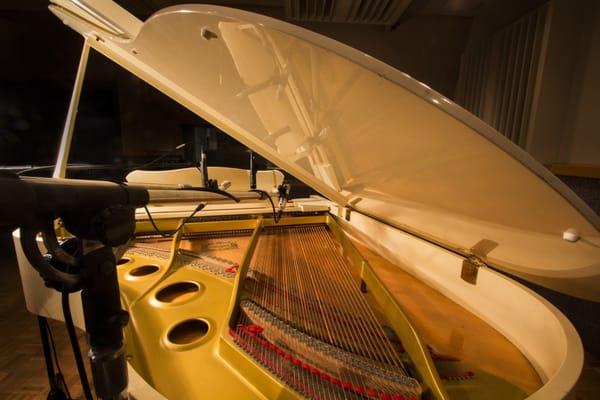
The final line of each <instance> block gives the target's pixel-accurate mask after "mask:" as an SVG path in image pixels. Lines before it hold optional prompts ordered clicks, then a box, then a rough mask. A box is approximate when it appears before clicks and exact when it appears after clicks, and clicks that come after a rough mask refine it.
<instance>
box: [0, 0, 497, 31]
mask: <svg viewBox="0 0 600 400" xmlns="http://www.w3.org/2000/svg"><path fill="white" fill-rule="evenodd" d="M84 1H85V0H84ZM486 1H488V2H489V0H207V1H189V0H116V2H117V3H118V4H120V5H121V6H123V7H124V8H125V9H127V10H128V11H129V12H131V13H133V14H134V15H136V16H137V17H139V18H141V19H145V18H147V17H148V16H150V15H151V14H153V13H154V12H156V11H158V10H160V9H162V8H165V7H169V6H173V5H176V4H182V3H210V4H216V5H222V6H227V7H233V8H240V9H244V10H249V11H255V12H259V13H263V14H266V15H270V16H273V17H276V18H281V19H288V20H295V21H307V22H310V21H321V22H346V23H366V22H365V21H364V20H362V19H360V18H358V19H355V20H352V19H349V18H345V16H344V15H342V16H340V15H329V16H328V15H327V14H328V12H329V11H331V10H334V11H335V9H336V8H337V9H340V8H343V9H346V8H348V7H350V8H351V7H355V10H358V9H360V10H362V9H363V8H364V9H365V10H366V11H369V9H372V10H374V12H381V13H382V14H385V10H388V11H390V12H389V17H390V18H392V19H394V18H395V20H393V21H391V22H390V20H389V19H386V20H385V25H391V24H393V23H396V22H398V20H399V18H400V15H404V17H410V16H425V15H443V16H454V17H473V16H474V15H475V14H476V13H477V11H478V10H479V9H480V8H481V6H482V4H483V3H485V2H486ZM47 5H48V2H47V1H44V0H2V1H0V12H6V11H9V12H10V11H18V12H19V11H21V12H30V11H42V10H45V9H46V7H47ZM299 8H300V9H313V8H314V9H323V10H326V11H325V12H324V14H325V15H324V16H321V17H319V15H318V13H317V15H316V17H315V14H314V13H312V15H313V16H312V17H311V15H308V16H307V15H304V17H302V16H298V15H295V14H294V13H293V12H292V11H293V10H298V9H299ZM394 10H396V12H394ZM398 10H400V11H399V12H398ZM334 14H335V13H334ZM373 21H374V22H373ZM372 23H374V24H381V25H384V24H383V23H381V22H380V21H378V20H377V19H373V20H372Z"/></svg>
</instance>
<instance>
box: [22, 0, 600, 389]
mask: <svg viewBox="0 0 600 400" xmlns="http://www.w3.org/2000/svg"><path fill="white" fill-rule="evenodd" d="M49 8H50V11H52V12H53V13H54V14H55V15H56V16H57V17H58V18H60V19H61V20H62V21H63V22H64V23H65V25H67V26H68V27H70V28H72V29H74V30H75V31H77V32H79V33H80V34H81V35H82V36H83V38H84V42H85V44H84V49H83V53H82V65H81V66H80V69H79V72H78V79H77V81H76V87H75V91H74V96H73V100H72V104H71V109H70V113H69V114H70V115H69V116H68V119H67V126H66V128H65V133H64V136H63V139H62V143H61V151H60V155H59V160H58V162H57V169H56V171H55V177H56V178H61V177H64V166H65V165H66V162H67V160H68V154H69V146H70V143H71V135H72V126H73V121H74V118H75V114H76V108H77V107H76V103H77V100H78V89H79V90H80V87H81V81H80V78H81V77H82V76H83V72H84V70H85V61H86V59H87V54H88V51H89V49H93V50H94V51H97V52H99V53H101V54H103V55H104V56H106V57H107V58H108V59H110V60H112V61H113V62H115V63H117V64H118V65H120V66H122V67H123V68H125V69H127V70H128V71H130V72H131V73H133V74H135V75H136V76H137V77H139V78H141V79H143V80H144V81H146V82H147V83H149V84H150V85H152V86H154V87H155V88H156V89H158V90H159V91H161V92H163V93H164V94H165V95H166V96H168V97H170V98H171V99H173V100H174V101H176V102H178V103H180V104H181V105H183V106H185V107H186V108H188V109H189V110H191V111H193V112H194V113H196V114H197V115H199V116H200V117H202V118H204V119H205V120H207V121H209V122H210V123H211V124H213V125H215V126H216V127H218V128H219V129H221V130H222V131H223V132H226V133H227V134H228V135H230V136H232V137H233V138H235V139H236V140H238V141H240V142H241V143H243V144H244V145H245V146H247V147H248V148H250V149H252V150H253V151H254V152H256V153H258V154H260V155H261V156H263V157H265V158H266V159H268V160H270V161H271V162H273V163H274V164H276V165H278V166H279V167H281V169H282V170H284V171H285V172H286V173H288V174H291V175H293V176H295V177H296V178H298V179H299V180H301V181H302V182H304V183H305V184H307V185H309V186H310V187H311V188H313V189H314V190H315V191H316V192H318V193H320V195H319V196H311V197H308V198H294V197H293V196H291V197H289V196H288V195H287V192H286V190H285V187H284V186H283V185H282V183H283V182H282V181H283V175H282V174H281V173H279V172H274V171H258V172H257V171H253V170H252V169H249V170H234V169H225V168H218V167H208V168H206V169H205V170H204V171H203V170H202V169H200V170H199V169H196V168H190V169H181V170H170V171H158V172H157V171H143V170H140V171H134V172H132V173H131V174H130V175H129V176H128V179H127V180H128V182H129V184H131V185H142V186H144V185H145V186H146V187H149V188H153V189H154V192H153V193H154V195H151V196H150V204H149V205H148V206H147V207H145V208H140V209H138V210H137V211H136V214H135V217H136V224H135V225H136V226H135V236H134V237H133V238H132V240H131V241H129V242H128V243H127V244H126V245H125V246H122V248H120V249H119V251H118V255H117V257H118V258H117V260H116V263H117V266H116V269H117V275H118V280H119V288H120V297H121V306H122V308H123V309H124V310H126V311H127V312H128V314H129V322H128V323H127V325H126V326H125V328H124V332H125V352H126V355H127V362H128V365H129V371H130V391H131V392H132V393H134V395H136V396H137V397H136V398H162V397H163V396H164V397H165V398H169V399H199V398H213V399H214V398H222V399H234V398H235V399H250V398H257V399H260V398H263V399H295V398H319V399H321V398H323V399H342V398H348V399H369V398H373V399H374V398H377V399H395V400H398V399H405V400H407V399H414V400H416V399H525V398H528V399H561V398H567V397H569V396H570V395H571V394H572V389H573V386H574V385H575V383H576V382H577V380H578V378H579V375H580V372H581V369H582V364H583V349H582V344H581V341H580V339H579V337H578V334H577V332H576V330H575V329H574V328H573V326H572V325H571V323H570V322H569V321H568V320H567V319H566V318H565V317H564V316H563V315H562V314H561V313H560V312H559V311H558V310H557V309H556V308H555V307H554V306H553V305H552V304H550V303H549V302H547V301H546V300H544V299H543V298H542V297H540V296H539V295H537V294H536V293H534V292H533V291H531V290H530V289H528V288H526V287H525V286H523V285H522V284H521V283H518V282H517V280H516V279H520V280H525V281H530V282H533V283H535V284H537V285H540V286H544V287H547V288H551V289H553V290H556V291H559V292H563V293H566V294H568V295H571V296H576V297H580V298H583V299H588V300H593V301H600V279H599V272H600V232H599V230H600V218H599V217H598V216H597V215H596V214H595V213H594V212H593V211H592V210H590V209H589V208H588V206H587V205H585V203H584V202H583V201H582V200H581V199H579V198H578V197H577V196H576V195H575V194H574V193H573V192H572V191H570V190H569V189H568V188H567V187H566V186H565V185H564V184H563V183H561V182H560V181H559V180H558V179H557V178H556V177H554V176H553V175H552V174H551V173H550V172H549V171H547V170H546V169H545V168H544V167H543V166H542V165H540V164H539V163H538V162H536V161H535V160H534V159H533V158H532V157H531V156H529V155H528V154H527V153H525V152H524V151H523V150H521V149H520V148H518V147H517V146H515V145H514V144H512V142H510V141H509V140H507V139H506V138H505V137H504V136H502V135H501V134H500V133H498V132H497V131H495V130H494V129H493V128H491V127H490V126H488V125H486V124H485V123H484V122H482V121H481V120H479V119H478V118H476V117H475V116H473V115H471V114H469V113H468V112H467V111H465V110H464V109H462V108H461V107H460V106H458V105H456V104H454V103H453V102H452V101H451V100H449V99H447V98H446V97H444V96H442V95H440V94H439V93H437V92H435V91H434V90H433V89H431V88H429V87H428V86H427V85H425V84H423V83H420V82H418V81H416V80H414V79H412V78H411V77H410V76H408V75H407V74H405V73H402V72H400V71H398V70H395V69H394V68H392V67H390V66H388V65H386V64H384V63H382V62H380V61H378V60H376V59H374V58H372V57H370V56H369V55H367V54H364V53H361V52H359V51H357V50H355V49H352V48H350V47H348V46H345V45H343V44H341V43H338V42H336V41H334V40H331V39H328V38H326V37H323V36H320V35H318V34H315V33H313V32H310V31H307V30H305V29H302V28H299V27H297V26H294V25H291V24H288V23H285V22H282V21H278V20H274V19H271V18H268V17H265V16H261V15H257V14H253V13H249V12H244V11H240V10H235V9H230V8H225V7H217V6H209V5H196V4H194V5H181V6H175V7H170V8H167V9H164V10H161V11H159V12H157V13H155V14H154V15H152V16H151V17H150V18H148V19H147V20H146V21H145V22H142V21H140V20H138V19H137V18H136V17H134V16H133V15H131V14H130V13H128V12H127V11H126V10H125V9H123V8H122V7H120V6H119V5H117V4H116V3H114V2H112V1H109V0H94V1H92V0H86V1H82V0H71V1H69V0H53V1H51V4H50V7H49ZM148 112H149V113H151V112H154V110H148ZM207 176H209V177H211V178H212V179H214V181H215V183H216V184H217V185H218V184H222V183H223V182H225V181H227V184H226V185H221V186H219V188H220V189H219V190H226V191H228V192H229V193H230V194H231V195H232V196H241V197H239V198H241V199H242V201H240V202H239V203H234V202H233V201H230V199H228V198H226V197H225V196H221V197H219V196H212V197H210V196H209V197H207V198H203V199H202V201H203V202H204V203H203V204H202V206H203V208H202V209H200V207H198V204H197V203H198V201H199V200H198V197H197V196H194V195H189V196H183V195H181V196H173V195H172V191H167V190H160V189H161V188H163V187H164V188H167V187H172V186H177V187H180V188H186V187H189V186H190V185H198V184H199V182H203V181H204V182H206V177H207ZM250 190H254V191H250ZM183 192H184V191H183ZM244 193H245V195H243V196H242V194H244ZM291 193H292V195H293V188H292V191H291ZM249 194H252V195H249ZM278 200H279V201H278ZM271 201H272V202H273V203H272V202H271ZM277 203H278V204H277ZM192 214H193V215H192ZM56 231H57V233H58V235H59V236H62V237H68V236H69V235H70V233H69V232H67V231H66V230H65V229H64V228H63V227H61V225H60V223H58V224H57V225H56ZM14 237H15V246H16V249H17V255H18V258H19V265H20V270H21V276H22V280H23V285H24V292H25V297H26V302H27V307H28V309H29V310H30V311H31V312H32V313H35V314H37V315H41V316H45V317H49V318H55V319H62V318H63V316H62V313H61V311H60V298H59V295H58V294H57V293H56V292H55V291H52V290H51V289H48V288H47V287H45V285H44V281H43V280H42V279H41V278H40V276H39V274H38V273H37V272H36V271H35V270H34V269H33V268H32V267H31V265H30V263H29V261H28V259H27V257H26V256H25V255H24V253H23V249H22V246H21V243H20V236H19V232H15V235H14ZM71 306H72V309H73V314H74V320H75V325H77V326H79V327H80V328H81V329H86V323H85V321H84V317H83V316H82V313H81V305H80V301H79V299H78V297H77V296H72V297H71ZM136 393H137V394H136ZM139 393H141V394H139Z"/></svg>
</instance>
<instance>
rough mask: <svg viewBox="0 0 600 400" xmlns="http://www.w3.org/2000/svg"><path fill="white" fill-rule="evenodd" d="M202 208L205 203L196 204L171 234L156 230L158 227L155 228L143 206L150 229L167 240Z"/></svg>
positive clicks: (148, 211) (152, 219)
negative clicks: (150, 225)
mask: <svg viewBox="0 0 600 400" xmlns="http://www.w3.org/2000/svg"><path fill="white" fill-rule="evenodd" d="M204 207H206V203H200V204H198V206H197V207H196V208H195V209H194V211H193V212H192V213H191V214H190V215H189V216H187V217H186V218H185V219H184V220H183V221H181V224H179V226H178V227H177V229H175V230H174V231H173V232H171V233H165V232H163V231H161V230H160V229H158V226H156V223H155V222H154V218H152V215H151V214H150V210H148V206H144V210H146V214H147V215H148V219H149V220H150V224H152V227H153V228H154V230H155V231H156V232H157V233H158V234H159V235H160V236H162V237H164V238H169V237H172V236H173V235H175V234H176V233H177V232H179V231H180V230H181V228H183V226H184V225H185V224H187V223H188V222H189V220H190V219H192V218H193V217H194V215H196V213H197V212H198V211H200V210H202V209H203V208H204Z"/></svg>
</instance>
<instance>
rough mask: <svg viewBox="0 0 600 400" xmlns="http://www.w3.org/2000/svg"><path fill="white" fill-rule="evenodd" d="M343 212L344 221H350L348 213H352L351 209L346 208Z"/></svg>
mask: <svg viewBox="0 0 600 400" xmlns="http://www.w3.org/2000/svg"><path fill="white" fill-rule="evenodd" d="M345 210H346V212H345V218H346V221H350V213H351V212H352V209H351V208H350V207H346V208H345Z"/></svg>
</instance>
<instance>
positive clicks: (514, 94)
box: [456, 6, 547, 146]
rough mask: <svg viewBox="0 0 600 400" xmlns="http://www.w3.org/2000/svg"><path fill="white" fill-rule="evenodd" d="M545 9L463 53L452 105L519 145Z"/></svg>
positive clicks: (522, 141) (523, 134)
mask: <svg viewBox="0 0 600 400" xmlns="http://www.w3.org/2000/svg"><path fill="white" fill-rule="evenodd" d="M546 12H547V6H542V7H540V8H538V9H536V10H534V11H533V12H531V13H529V14H527V15H525V16H524V17H522V18H521V19H519V20H518V21H516V22H514V23H512V24H511V25H509V26H507V27H505V28H504V29H502V30H501V31H499V32H497V33H496V34H494V35H493V36H491V37H490V38H487V39H485V40H484V41H483V42H481V43H479V44H478V45H476V46H472V47H470V48H469V49H467V50H466V51H465V53H464V54H463V55H462V57H461V66H460V71H459V79H458V83H457V89H456V101H457V103H459V104H460V105H462V106H463V107H465V108H466V109H467V110H469V111H471V112H472V113H474V114H475V115H477V116H478V117H479V118H481V119H483V120H484V121H486V122H487V123H489V124H490V125H492V126H493V127H494V128H496V129H497V130H498V131H500V132H501V133H503V134H504V135H505V136H506V137H507V138H509V139H510V140H512V141H513V142H514V143H517V144H519V145H520V146H524V145H525V143H526V139H527V129H528V126H529V113H530V110H531V108H532V104H531V102H532V101H533V91H534V89H535V79H536V75H537V72H538V71H537V68H538V59H539V55H540V52H541V48H540V47H541V37H542V33H543V30H544V26H545V17H546Z"/></svg>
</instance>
